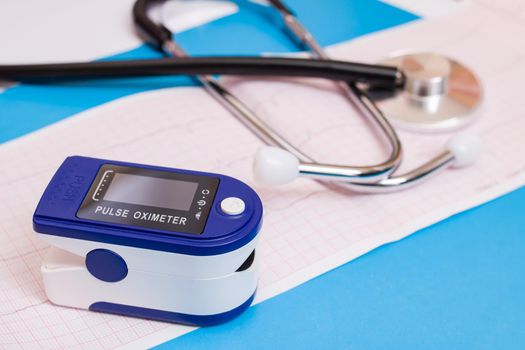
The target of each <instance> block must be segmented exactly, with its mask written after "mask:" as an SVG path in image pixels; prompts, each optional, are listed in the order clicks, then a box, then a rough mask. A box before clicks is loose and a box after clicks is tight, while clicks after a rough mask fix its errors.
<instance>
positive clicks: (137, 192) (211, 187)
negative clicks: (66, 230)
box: [77, 164, 219, 234]
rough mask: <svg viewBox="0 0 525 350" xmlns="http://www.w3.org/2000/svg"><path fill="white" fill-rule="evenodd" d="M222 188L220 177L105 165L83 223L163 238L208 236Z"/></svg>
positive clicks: (90, 193)
mask: <svg viewBox="0 0 525 350" xmlns="http://www.w3.org/2000/svg"><path fill="white" fill-rule="evenodd" d="M218 186H219V179H218V178H215V177H209V176H204V175H197V174H192V173H185V172H183V173H179V172H176V171H166V170H157V169H150V168H140V167H130V166H121V165H113V164H105V165H103V166H102V167H101V168H100V170H99V171H98V173H97V176H96V177H95V179H94V181H93V183H92V184H91V187H90V189H89V191H88V193H87V194H86V197H85V198H84V200H83V202H82V204H81V205H80V208H79V209H78V211H77V217H78V218H81V219H89V220H95V221H99V222H110V223H116V224H124V225H126V226H135V227H142V228H148V229H154V230H157V231H158V230H160V231H162V232H163V233H179V232H182V233H192V234H202V232H203V231H204V227H205V226H206V221H207V219H208V216H209V214H210V210H211V208H212V207H213V200H214V198H215V193H216V192H217V188H218Z"/></svg>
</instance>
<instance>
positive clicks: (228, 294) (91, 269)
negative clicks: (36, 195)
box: [33, 156, 263, 326]
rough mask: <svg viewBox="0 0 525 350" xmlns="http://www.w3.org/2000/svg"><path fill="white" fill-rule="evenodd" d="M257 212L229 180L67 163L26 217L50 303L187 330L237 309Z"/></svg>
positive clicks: (249, 269) (249, 283) (251, 194)
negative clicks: (38, 245) (38, 247)
mask: <svg viewBox="0 0 525 350" xmlns="http://www.w3.org/2000/svg"><path fill="white" fill-rule="evenodd" d="M262 213H263V209H262V204H261V200H260V199H259V197H258V195H257V194H256V193H255V191H254V190H252V189H251V188H250V187H249V186H248V185H246V184H244V183H243V182H241V181H239V180H236V179H234V178H232V177H229V176H224V175H219V174H211V173H203V172H196V171H189V170H180V169H171V168H162V167H156V166H147V165H139V164H130V163H123V162H115V161H108V160H101V159H94V158H86V157H78V156H75V157H69V158H67V159H66V160H65V161H64V163H63V164H62V165H61V166H60V168H59V169H58V171H57V172H56V174H55V175H54V176H53V178H52V180H51V182H50V183H49V185H48V186H47V188H46V190H45V192H44V194H43V196H42V198H41V199H40V202H39V204H38V206H37V208H36V211H35V214H34V216H33V226H34V229H35V231H36V232H37V233H38V236H40V238H42V239H43V240H44V241H45V242H47V243H49V244H50V245H51V248H50V250H49V251H48V253H47V254H46V257H45V258H44V261H43V263H42V268H41V271H42V276H43V282H44V288H45V291H46V294H47V296H48V298H49V300H50V301H51V302H53V303H54V304H57V305H62V306H69V307H75V308H82V309H89V310H94V311H99V312H107V313H112V314H120V315H127V316H134V317H142V318H148V319H155V320H162V321H169V322H176V323H184V324H191V325H199V326H203V325H214V324H218V323H222V322H225V321H227V320H229V319H231V318H233V317H235V316H237V315H238V314H240V313H241V312H242V311H244V310H245V309H246V308H247V307H248V306H249V305H250V304H251V302H252V300H253V298H254V295H255V291H256V287H257V269H258V268H257V259H256V254H255V247H256V244H257V234H258V232H259V229H260V227H261V219H262Z"/></svg>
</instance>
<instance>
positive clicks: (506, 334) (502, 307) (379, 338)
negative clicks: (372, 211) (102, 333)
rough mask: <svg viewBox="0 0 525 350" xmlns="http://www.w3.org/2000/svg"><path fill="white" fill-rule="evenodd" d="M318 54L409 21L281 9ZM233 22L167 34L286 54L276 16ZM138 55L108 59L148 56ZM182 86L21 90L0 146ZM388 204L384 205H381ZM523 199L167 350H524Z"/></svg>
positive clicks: (364, 8) (249, 12)
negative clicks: (140, 95) (124, 100)
mask: <svg viewBox="0 0 525 350" xmlns="http://www.w3.org/2000/svg"><path fill="white" fill-rule="evenodd" d="M288 3H289V4H290V5H291V6H292V7H293V8H294V9H295V10H296V11H297V13H298V15H299V17H300V18H301V19H302V20H303V21H304V22H305V23H306V25H307V26H308V27H309V28H310V29H311V30H312V32H313V33H314V34H315V35H316V37H318V39H319V41H320V42H321V44H323V45H328V44H334V43H338V42H341V41H345V40H348V39H351V38H354V37H357V36H360V35H363V34H366V33H369V32H373V31H377V30H381V29H385V28H388V27H392V26H395V25H398V24H402V23H406V22H409V21H412V20H415V19H417V17H416V16H414V15H412V14H410V13H407V12H404V11H401V10H398V9H395V8H393V7H391V6H389V5H386V4H383V3H381V2H378V1H375V0H361V1H348V0H329V1H323V2H322V6H321V2H320V1H315V0H288ZM238 4H240V5H241V11H240V12H239V13H238V14H235V15H233V16H230V17H227V18H223V19H220V20H218V21H215V22H213V23H210V24H208V25H206V26H203V27H199V28H196V29H193V30H190V31H187V32H184V33H182V34H180V35H178V40H179V41H180V43H181V44H182V45H183V46H184V47H185V48H186V49H188V51H189V52H190V53H192V54H198V55H204V54H256V53H260V52H268V51H269V52H289V51H296V50H297V49H298V48H297V46H296V45H295V44H294V43H293V42H291V41H290V38H289V37H287V36H286V35H285V34H283V32H282V31H281V30H280V29H279V28H278V27H275V28H274V27H272V25H273V24H275V23H278V22H276V17H275V16H274V15H272V14H271V13H270V12H268V11H265V10H263V9H261V8H260V7H257V6H254V5H250V4H249V3H247V2H245V1H238ZM157 56H158V54H156V53H155V52H153V51H152V50H151V49H150V48H148V47H147V46H143V47H140V48H137V49H135V50H133V51H130V52H126V53H122V54H120V55H118V56H115V57H110V58H107V59H116V58H136V57H157ZM188 84H191V80H189V79H187V78H184V77H178V78H174V77H167V78H152V79H149V78H148V79H132V80H124V79H122V80H119V81H99V82H96V83H93V82H89V83H88V82H76V83H67V84H66V83H64V84H61V85H55V86H40V85H21V86H18V87H15V88H11V89H9V90H8V91H7V92H5V93H3V94H0V106H1V108H0V142H5V141H7V140H10V139H12V138H15V137H17V136H21V135H24V134H26V133H28V132H31V131H33V130H36V129H38V128H40V127H42V126H45V125H48V124H50V123H53V122H55V121H58V120H60V119H63V118H66V117H69V116H71V115H73V114H75V113H78V112H81V111H83V110H85V109H88V108H90V107H93V106H96V105H99V104H101V103H104V102H108V101H111V100H113V99H115V98H118V97H122V96H126V95H129V94H133V93H137V92H140V91H144V90H150V89H156V88H162V87H171V86H174V85H188ZM385 200H388V196H385ZM524 208H525V188H523V189H520V190H518V191H515V192H513V193H511V194H509V195H507V196H504V197H502V198H499V199H497V200H495V201H493V202H491V203H488V204H485V205H483V206H481V207H478V208H475V209H473V210H470V211H468V212H465V213H462V214H459V215H456V216H454V217H452V218H450V219H447V220H445V221H443V222H441V223H439V224H436V225H434V226H432V227H429V228H427V229H424V230H422V231H420V232H418V233H416V234H414V235H412V236H410V237H409V238H407V239H404V240H403V241H401V242H397V243H394V244H390V245H387V246H384V247H381V248H378V249H376V250H374V251H373V252H371V253H369V254H366V255H365V256H363V257H361V258H359V259H357V260H355V261H353V262H350V263H348V264H346V265H344V266H342V267H340V268H338V269H335V270H333V271H331V272H329V273H327V274H324V275H323V276H320V277H318V278H316V279H314V280H312V281H309V282H307V283H305V284H303V285H301V286H299V287H297V288H295V289H293V290H291V291H289V292H287V293H284V294H282V295H279V296H277V297H275V298H273V299H270V300H267V301H265V302H263V303H261V304H259V305H256V306H254V307H252V308H250V309H249V310H248V311H247V312H246V313H245V314H243V315H242V316H241V317H240V318H238V319H236V320H234V321H232V322H230V323H227V324H225V325H222V326H218V327H212V328H203V329H199V330H196V331H194V332H192V333H189V334H187V335H185V336H182V337H180V338H177V339H174V340H172V341H170V342H168V343H165V344H163V345H160V346H159V347H158V348H159V349H167V348H174V347H176V348H184V349H185V348H188V349H201V348H206V349H209V348H217V349H226V348H227V349H237V348H241V349H244V348H248V347H250V348H255V349H257V348H269V347H275V348H308V349H317V348H342V349H349V348H350V349H352V348H355V349H384V348H403V349H412V348H413V349H420V348H426V349H429V348H430V349H434V348H435V349H442V348H452V349H460V348H461V349H465V348H467V349H493V348H505V349H523V348H525V282H524V280H525V278H524V276H525V254H524V250H525V230H524V228H523V226H524V219H523V215H522V213H523V209H524Z"/></svg>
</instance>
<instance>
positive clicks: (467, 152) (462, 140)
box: [447, 133, 482, 168]
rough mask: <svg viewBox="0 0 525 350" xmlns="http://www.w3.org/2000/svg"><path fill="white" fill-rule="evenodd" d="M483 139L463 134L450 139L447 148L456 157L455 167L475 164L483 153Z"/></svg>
mask: <svg viewBox="0 0 525 350" xmlns="http://www.w3.org/2000/svg"><path fill="white" fill-rule="evenodd" d="M481 147H482V146H481V139H480V138H479V136H478V135H475V134H467V133H462V134H458V135H456V136H454V137H452V138H451V139H450V141H449V142H448V145H447V148H448V150H449V151H450V152H451V153H452V154H453V155H454V167H458V168H459V167H464V166H468V165H471V164H473V163H474V162H475V161H476V160H477V158H478V157H479V154H480V153H481Z"/></svg>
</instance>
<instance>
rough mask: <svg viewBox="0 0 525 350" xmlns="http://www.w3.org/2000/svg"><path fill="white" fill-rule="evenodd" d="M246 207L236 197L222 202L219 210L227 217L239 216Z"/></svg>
mask: <svg viewBox="0 0 525 350" xmlns="http://www.w3.org/2000/svg"><path fill="white" fill-rule="evenodd" d="M245 208H246V205H245V204H244V201H243V200H242V199H240V198H237V197H228V198H225V199H223V200H222V202H221V210H222V212H223V213H224V214H227V215H239V214H242V213H243V212H244V209H245Z"/></svg>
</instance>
